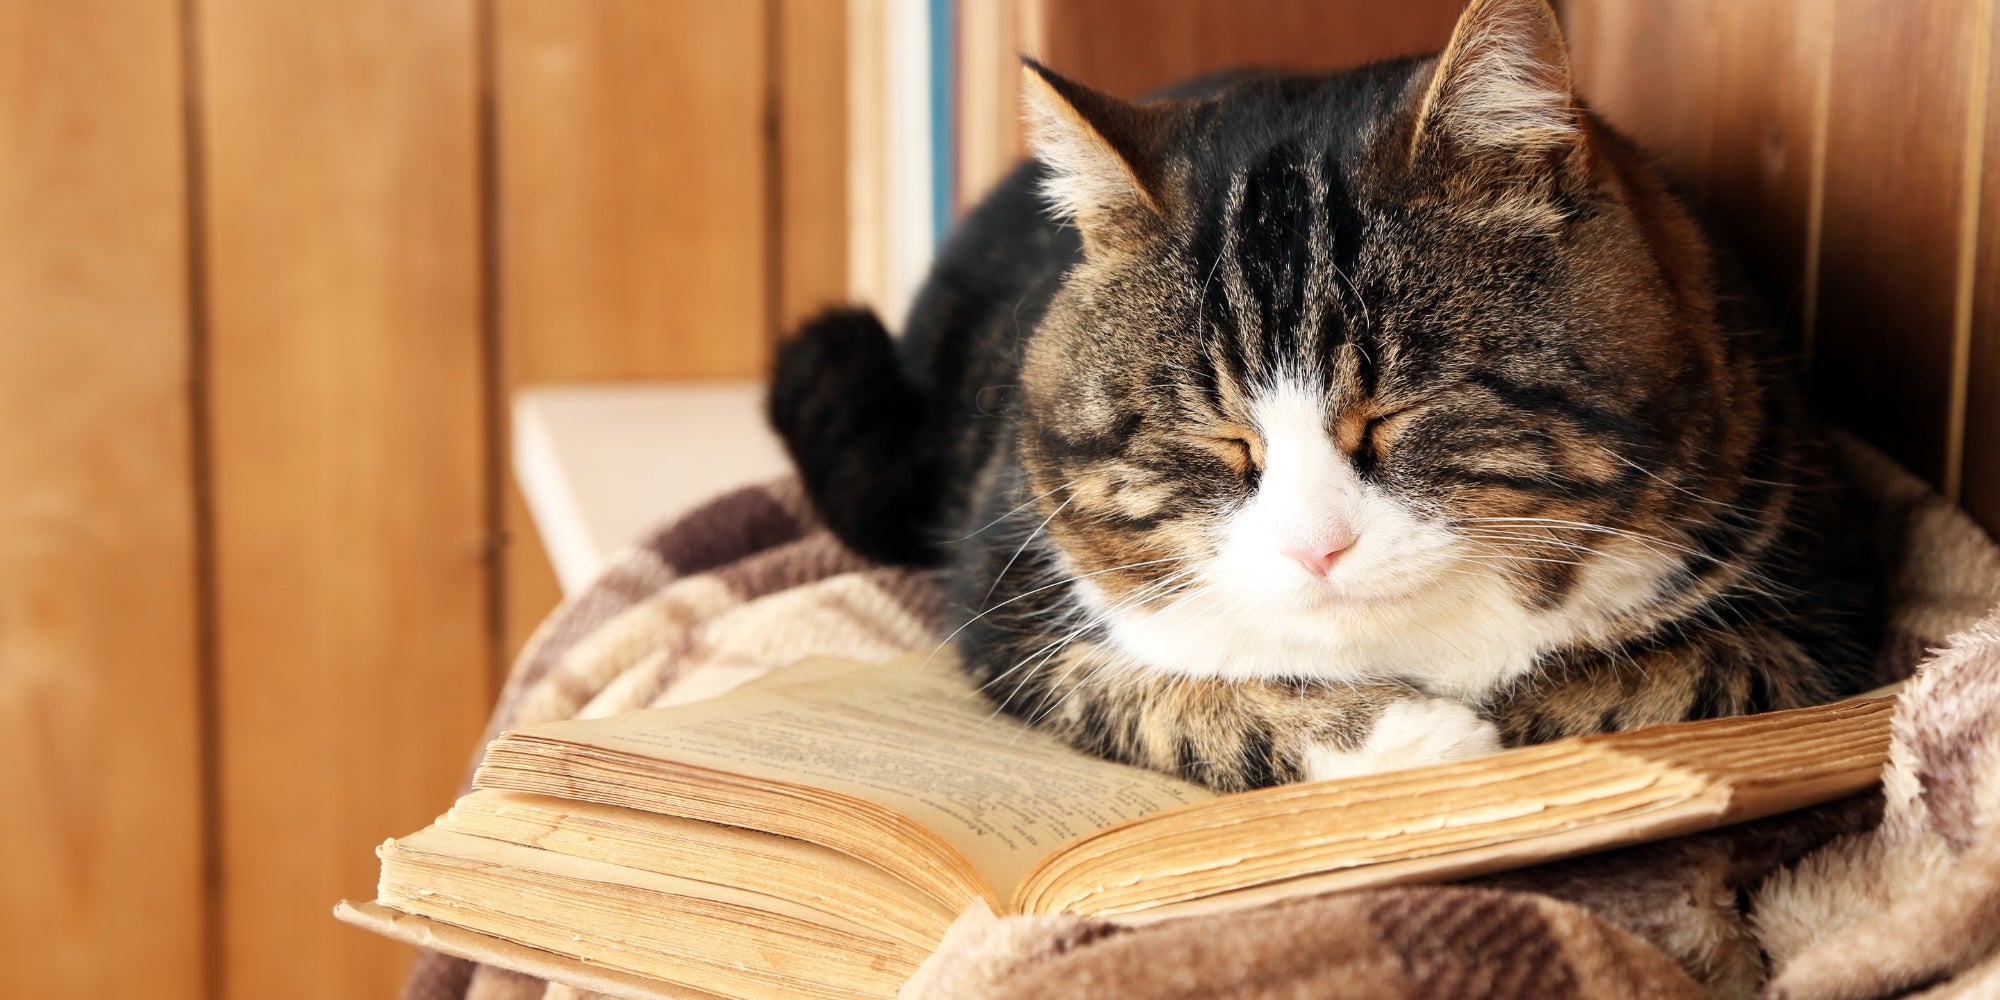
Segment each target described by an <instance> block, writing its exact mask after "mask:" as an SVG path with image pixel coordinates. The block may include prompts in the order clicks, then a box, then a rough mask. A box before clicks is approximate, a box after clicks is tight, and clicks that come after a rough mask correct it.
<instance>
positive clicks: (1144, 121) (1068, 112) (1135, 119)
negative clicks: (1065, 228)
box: [1021, 58, 1178, 241]
mask: <svg viewBox="0 0 2000 1000" xmlns="http://www.w3.org/2000/svg"><path fill="white" fill-rule="evenodd" d="M1021 67H1022V72H1021V76H1022V80H1021V90H1022V104H1023V105H1024V111H1025V115H1026V118H1027V126H1028V129H1027V131H1028V144H1029V147H1030V148H1031V149H1032V151H1033V152H1034V155H1035V158H1036V159H1038V160H1041V161H1042V163H1043V164H1044V166H1045V168H1046V169H1047V171H1048V174H1047V178H1046V180H1044V182H1043V184H1042V192H1043V194H1044V196H1045V197H1047V198H1048V201H1049V206H1050V208H1051V209H1052V210H1053V211H1054V212H1055V214H1056V215H1058V216H1060V217H1063V218H1067V219H1073V220H1075V222H1076V223H1077V225H1078V227H1079V228H1081V229H1082V230H1083V231H1084V236H1085V238H1086V241H1088V240H1089V238H1090V237H1091V235H1092V234H1093V232H1095V231H1098V230H1100V229H1101V228H1102V227H1103V226H1105V225H1107V224H1110V223H1115V222H1117V221H1120V220H1131V219H1143V218H1146V217H1148V216H1151V217H1159V216H1163V215H1164V214H1165V213H1166V203H1167V191H1166V177H1165V169H1166V151H1167V146H1168V142H1169V139H1170V135H1171V133H1172V131H1173V127H1174V122H1175V120H1176V119H1177V113H1178V112H1177V108H1176V106H1174V105H1173V104H1172V102H1157V103H1150V104H1138V103H1135V102H1132V101H1126V100H1122V99H1120V98H1117V97H1113V96H1111V95H1110V94H1105V93H1100V92H1098V91H1095V90H1092V89H1090V88H1089V87H1086V86H1084V85H1082V84H1080V83H1076V82H1075V81H1072V80H1068V79H1065V78H1063V77H1061V76H1058V75H1056V74H1055V73H1054V72H1052V71H1050V70H1049V69H1048V67H1046V66H1043V65H1042V64H1041V63H1038V62H1036V61H1034V60H1033V59H1027V58H1023V59H1022V60H1021Z"/></svg>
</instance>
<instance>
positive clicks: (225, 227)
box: [194, 0, 493, 998]
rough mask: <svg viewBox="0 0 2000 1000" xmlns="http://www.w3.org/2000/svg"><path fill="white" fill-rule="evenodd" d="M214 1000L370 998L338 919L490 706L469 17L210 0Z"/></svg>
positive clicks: (387, 990) (375, 951)
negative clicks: (216, 834) (379, 847)
mask: <svg viewBox="0 0 2000 1000" xmlns="http://www.w3.org/2000/svg"><path fill="white" fill-rule="evenodd" d="M194 10H196V11H197V13H198V16H199V24H198V25H197V27H198V51H199V52H200V56H201V62H200V66H201V81H200V97H201V123H200V124H201V135H202V141H203V145H204V159H205V163H206V178H205V184H204V186H203V202H202V208H203V210H204V212H205V222H206V226H207V231H208V243H207V245H208V249H209V255H208V264H207V269H206V271H207V278H208V298H209V302H210V322H211V326H210V333H209V361H210V367H209V378H210V392H211V395H210V400H211V408H210V413H211V425H212V455H213V475H214V486H213V490H214V518H215V545H216V552H215V567H216V569H215V576H216V598H217V607H216V621H217V624H218V633H219V635H218V663H217V688H218V691H219V707H220V719H219V739H220V749H221V769H220V775H219V777H220V780H221V788H220V795H221V807H222V811H221V817H220V819H221V823H220V836H221V838H222V852H223V858H224V862H225V863H224V868H223V871H222V887H221V889H222V914H223V927H224V932H225V935H226V938H225V948H224V955H225V960H224V964H223V973H224V982H223V984H222V985H223V989H222V991H221V992H222V994H223V995H225V996H230V997H274V996H285V997H306V998H312V997H325V998H336V997H338V998H347V997H361V996H370V997H380V996H390V995H392V994H393V992H394V991H395V989H396V988H397V985H398V983H399V980H400V978H401V976H402V972H403V969H404V967H405V966H406V965H407V963H408V960H409V951H408V949H406V948H403V947H400V946H397V945H394V944H391V943H388V942H386V941H383V940H379V939H375V938H372V937H370V936H368V935H363V934H357V933H355V932H354V931H353V930H352V929H350V928H347V927H344V926H341V925H339V924H337V923H335V922H333V921H331V920H330V919H329V918H328V916H327V907H328V906H329V905H330V904H331V903H332V902H333V901H335V900H337V899H339V898H341V897H344V896H360V897H365V896H367V895H368V894H369V892H370V890H371V888H372V886H373V884H374V880H375V869H376V864H375V860H374V856H373V852H372V848H373V847H374V846H375V845H376V844H378V843H379V842H380V841H381V840H382V838H383V837H384V836H385V835H388V834H393V833H396V832H398V831H407V830H412V829H416V828H417V827H418V826H421V825H422V824H424V823H426V822H428V821H429V820H430V819H432V818H433V817H435V815H436V814H437V812H438V810H439V808H440V807H441V806H442V805H443V804H445V803H448V802H449V801H450V800H451V796H452V794H453V791H454V788H455V787H456V785H457V783H458V781H459V779H460V778H461V776H462V775H463V774H464V773H465V769H466V764H467V761H468V753H469V751H470V749H471V748H472V746H473V742H474V740H476V739H477V737H478V735H479V730H480V726H481V724H482V722H483V720H484V718H485V715H486V711H487V708H488V707H489V705H490V702H491V698H492V691H491V683H490V673H491V671H490V661H491V659H492V656H493V650H492V649H491V648H490V641H489V632H488V617H487V613H488V593H489V592H488V586H489V572H488V565H489V563H488V557H487V551H488V550H487V544H486V542H487V538H486V533H487V524H486V511H487V501H486V497H485V489H486V483H487V468H488V466H487V462H488V460H489V449H488V446H487V443H486V441H485V440H484V434H485V425H484V422H483V419H482V414H483V412H484V411H483V406H484V392H485V386H484V378H483V372H484V369H485V359H484V356H483V354H482V342H481V319H480V286H479V282H480V263H479V262H480V251H479V234H480V225H479V208H480V205H479V186H478V179H479V176H480V175H479V169H478V152H479V151H478V142H477V136H478V130H477V122H478V115H477V82H478V76H477V63H476V59H475V53H476V48H475V41H476V31H475V27H476V24H475V20H474V14H475V11H474V6H473V2H472V0H438V2H430V3H423V4H407V3H401V2H397V0H350V2H346V3H340V4H272V3H265V2H261V0H204V2H202V3H200V4H198V5H196V6H195V7H194Z"/></svg>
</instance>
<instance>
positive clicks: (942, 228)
mask: <svg viewBox="0 0 2000 1000" xmlns="http://www.w3.org/2000/svg"><path fill="white" fill-rule="evenodd" d="M929 20H930V25H929V28H930V47H931V60H930V62H931V223H932V227H931V231H932V234H933V237H934V239H935V240H936V241H937V242H940V243H942V242H943V241H944V236H945V233H946V232H947V231H949V230H950V229H951V223H952V207H953V202H955V201H956V200H957V199H956V198H955V195H956V194H957V188H958V168H957V160H958V158H957V152H958V151H957V148H956V147H957V143H956V142H955V140H956V139H957V138H958V133H957V129H956V128H955V125H956V123H957V120H958V103H957V102H956V101H954V100H952V91H953V89H954V88H953V84H954V82H955V81H956V80H957V79H958V60H957V58H956V56H957V54H958V47H957V45H955V44H954V43H955V42H956V41H957V39H958V4H957V3H956V2H954V0H930V18H929Z"/></svg>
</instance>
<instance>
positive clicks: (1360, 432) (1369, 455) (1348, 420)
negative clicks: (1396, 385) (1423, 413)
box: [1335, 406, 1417, 465]
mask: <svg viewBox="0 0 2000 1000" xmlns="http://www.w3.org/2000/svg"><path fill="white" fill-rule="evenodd" d="M1416 413H1417V407H1415V406H1403V407H1397V408H1396V409H1392V410H1387V411H1375V412H1369V413H1353V414H1349V415H1348V416H1347V417H1345V418H1343V419H1342V420H1341V421H1340V424H1339V426H1338V427H1337V428H1336V429H1335V435H1336V437H1337V438H1338V439H1339V443H1340V450H1341V451H1344V452H1346V453H1347V454H1348V455H1349V456H1350V457H1352V458H1353V459H1354V460H1355V463H1356V464H1357V465H1372V464H1374V463H1375V462H1377V461H1379V460H1380V459H1381V458H1382V456H1383V455H1384V454H1385V453H1386V452H1387V451H1388V449H1389V447H1390V445H1392V444H1393V443H1394V442H1395V439H1396V435H1397V434H1398V433H1399V432H1400V431H1401V430H1402V429H1403V428H1404V427H1405V426H1407V425H1408V423H1409V420H1410V418H1411V417H1413V416H1415V415H1416Z"/></svg>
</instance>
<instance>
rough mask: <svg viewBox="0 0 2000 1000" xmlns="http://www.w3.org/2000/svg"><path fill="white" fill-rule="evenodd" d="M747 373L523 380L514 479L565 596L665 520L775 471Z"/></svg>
mask: <svg viewBox="0 0 2000 1000" xmlns="http://www.w3.org/2000/svg"><path fill="white" fill-rule="evenodd" d="M763 400H764V385H763V383H762V382H751V381H727V382H725V381H713V382H624V383H598V384H591V385H551V386H537V387H534V388H530V389H523V390H522V391H520V392H519V393H517V394H516V395H515V397H514V402H513V426H514V478H515V481H516V482H518V483H520V485H521V493H522V494H523V496H525V497H526V499H527V501H528V510H529V512H530V513H531V514H532V515H533V517H534V521H535V530H536V532H537V533H539V534H540V535H541V539H542V548H543V549H544V550H545V551H546V552H547V553H548V556H549V562H550V563H551V564H553V565H554V567H555V571H556V579H557V580H558V581H560V582H561V584H562V589H563V593H564V594H566V595H567V594H574V593H576V592H577V591H579V590H581V589H583V588H584V587H585V586H586V585H588V584H589V583H590V581H591V580H593V579H595V578H596V577H597V574H598V573H599V572H601V571H602V570H603V569H604V567H605V565H606V563H607V562H608V561H609V559H610V557H611V555H612V553H614V552H616V551H617V550H618V549H619V548H620V547H621V546H623V545H625V544H626V543H628V542H630V541H632V540H633V539H635V538H637V537H638V536H639V533H640V532H642V531H644V530H645V529H646V528H648V527H651V526H652V525H654V524H656V523H658V522H659V521H660V520H661V519H662V518H665V517H668V516H671V515H674V514H678V513H681V512H683V511H686V510H689V509H690V508H692V507H694V506H695V505H697V504H699V503H701V502H702V501H704V500H707V499H708V498H710V497H712V496H714V495H716V494H717V493H720V492H722V491H724V490H728V489H732V488H734V487H737V486H743V485H746V484H749V483H754V482H760V481H762V480H766V479H771V478H774V477H776V476H780V475H783V474H784V473H785V471H786V470H787V469H789V468H790V465H789V463H788V462H787V461H786V458H785V453H784V448H783V446H782V445H780V444H779V443H778V439H777V436H776V435H774V434H772V433H771V431H770V429H769V428H768V427H766V426H765V424H764V403H763Z"/></svg>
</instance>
